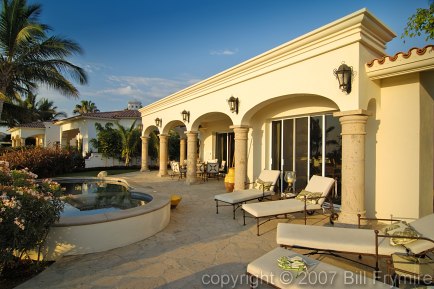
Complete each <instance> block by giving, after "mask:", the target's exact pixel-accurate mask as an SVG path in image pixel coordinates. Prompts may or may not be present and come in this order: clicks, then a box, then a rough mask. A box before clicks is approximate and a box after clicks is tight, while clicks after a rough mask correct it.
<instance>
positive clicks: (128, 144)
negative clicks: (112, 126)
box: [116, 121, 140, 166]
mask: <svg viewBox="0 0 434 289" xmlns="http://www.w3.org/2000/svg"><path fill="white" fill-rule="evenodd" d="M116 126H117V128H118V129H117V131H118V132H119V135H120V137H121V140H122V153H121V155H122V157H123V158H124V159H125V166H129V165H130V161H131V158H132V157H133V156H135V155H136V154H137V153H138V152H139V148H140V146H139V144H140V130H139V129H138V128H137V127H136V121H134V122H133V123H132V124H131V126H130V128H129V129H127V128H125V127H123V126H122V125H120V124H119V123H118V122H116Z"/></svg>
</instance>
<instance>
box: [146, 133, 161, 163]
mask: <svg viewBox="0 0 434 289" xmlns="http://www.w3.org/2000/svg"><path fill="white" fill-rule="evenodd" d="M157 132H158V131H152V132H151V133H150V134H149V140H148V155H149V157H150V158H151V160H153V161H156V160H158V156H159V155H160V140H159V139H158V136H157Z"/></svg>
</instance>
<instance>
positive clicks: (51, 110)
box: [35, 98, 67, 121]
mask: <svg viewBox="0 0 434 289" xmlns="http://www.w3.org/2000/svg"><path fill="white" fill-rule="evenodd" d="M35 114H36V117H37V120H40V121H50V120H55V119H58V118H59V117H67V114H66V113H65V112H63V111H57V106H54V102H53V101H52V100H48V99H47V98H41V99H40V100H39V101H38V102H37V103H36V107H35Z"/></svg>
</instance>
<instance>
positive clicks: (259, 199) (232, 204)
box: [214, 182, 275, 222]
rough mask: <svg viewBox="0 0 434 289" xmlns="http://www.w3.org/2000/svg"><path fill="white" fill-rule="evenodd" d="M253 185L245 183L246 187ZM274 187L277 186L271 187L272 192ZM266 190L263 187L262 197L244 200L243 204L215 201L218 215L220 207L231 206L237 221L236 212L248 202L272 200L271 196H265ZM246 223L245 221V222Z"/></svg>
mask: <svg viewBox="0 0 434 289" xmlns="http://www.w3.org/2000/svg"><path fill="white" fill-rule="evenodd" d="M251 184H254V182H251V183H245V185H251ZM274 186H275V185H271V187H270V190H271V188H273V190H274ZM265 192H266V191H265V189H264V187H262V197H259V198H258V197H254V198H251V199H249V200H244V201H242V202H239V203H229V202H225V201H222V200H217V199H214V200H215V207H216V214H218V213H219V207H229V206H232V213H233V219H234V220H235V212H236V211H237V210H238V209H239V208H241V206H242V205H243V204H246V203H247V202H248V201H253V200H258V201H260V202H262V201H263V200H264V199H269V200H271V195H269V196H268V195H267V196H266V195H265ZM219 202H222V203H225V204H227V205H219ZM244 222H245V221H244Z"/></svg>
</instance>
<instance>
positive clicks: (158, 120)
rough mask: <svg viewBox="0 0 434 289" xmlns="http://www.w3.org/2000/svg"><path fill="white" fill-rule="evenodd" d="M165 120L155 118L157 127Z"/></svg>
mask: <svg viewBox="0 0 434 289" xmlns="http://www.w3.org/2000/svg"><path fill="white" fill-rule="evenodd" d="M162 122H163V120H162V119H161V118H158V117H157V118H156V119H155V125H156V126H157V127H160V126H161V123H162Z"/></svg>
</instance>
